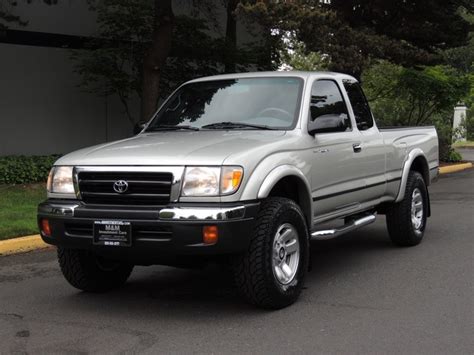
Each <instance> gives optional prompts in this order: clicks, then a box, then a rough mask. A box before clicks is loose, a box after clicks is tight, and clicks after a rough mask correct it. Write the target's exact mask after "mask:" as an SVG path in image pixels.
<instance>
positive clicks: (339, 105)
mask: <svg viewBox="0 0 474 355" xmlns="http://www.w3.org/2000/svg"><path fill="white" fill-rule="evenodd" d="M310 115H311V117H310V121H311V122H312V123H314V124H317V126H318V130H319V131H320V132H344V131H347V130H350V129H351V121H350V119H349V116H348V114H347V106H346V104H345V102H344V99H343V98H342V94H341V91H340V90H339V87H338V86H337V83H336V82H335V81H332V80H317V81H315V82H314V83H313V87H312V88H311V103H310ZM334 122H337V125H336V126H335V125H334ZM325 126H326V127H327V129H326V130H325V129H324V127H325Z"/></svg>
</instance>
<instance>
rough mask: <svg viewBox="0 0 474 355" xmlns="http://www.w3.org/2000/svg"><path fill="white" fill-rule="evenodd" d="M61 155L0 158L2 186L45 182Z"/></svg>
mask: <svg viewBox="0 0 474 355" xmlns="http://www.w3.org/2000/svg"><path fill="white" fill-rule="evenodd" d="M58 158H59V155H36V156H35V155H33V156H23V155H10V156H4V157H0V184H26V183H33V182H44V181H46V179H47V178H48V173H49V170H50V169H51V167H52V166H53V164H54V162H55V161H56V160H57V159H58Z"/></svg>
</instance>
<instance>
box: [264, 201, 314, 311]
mask: <svg viewBox="0 0 474 355" xmlns="http://www.w3.org/2000/svg"><path fill="white" fill-rule="evenodd" d="M282 200H285V199H282ZM272 222H273V223H272V225H271V226H270V228H268V231H267V233H268V234H267V236H266V237H267V238H266V253H267V255H266V257H265V260H266V265H265V266H266V267H265V269H266V272H267V279H268V280H269V281H270V280H271V282H270V285H271V287H269V291H270V292H271V293H272V296H273V297H275V298H280V299H281V302H282V303H283V304H286V303H287V302H293V301H294V300H295V299H296V298H297V297H298V296H299V294H300V292H301V288H302V286H303V283H304V279H305V276H306V273H307V269H308V259H309V239H308V238H309V237H308V229H307V226H306V221H305V219H304V216H303V213H302V212H301V210H300V208H299V207H298V206H297V205H296V204H295V203H294V202H293V201H291V200H288V199H286V201H282V202H281V204H280V206H279V208H278V209H277V211H276V212H275V214H274V218H273V219H272ZM285 223H289V224H291V225H292V226H293V227H295V228H296V231H297V233H298V238H299V244H300V260H299V263H298V270H297V272H296V275H295V277H294V279H293V280H292V281H291V282H290V283H289V284H288V285H282V284H281V283H280V282H279V281H278V280H277V278H276V276H275V274H274V272H273V265H272V258H273V243H274V238H275V235H276V233H277V231H278V228H279V227H280V226H282V225H283V224H285Z"/></svg>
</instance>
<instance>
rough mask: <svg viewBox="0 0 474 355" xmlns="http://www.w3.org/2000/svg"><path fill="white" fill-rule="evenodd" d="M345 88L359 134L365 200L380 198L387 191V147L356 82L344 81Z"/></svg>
mask: <svg viewBox="0 0 474 355" xmlns="http://www.w3.org/2000/svg"><path fill="white" fill-rule="evenodd" d="M343 84H344V88H345V90H346V93H347V96H348V98H349V101H350V103H351V105H350V106H351V108H352V113H351V114H352V115H353V117H354V121H355V123H356V128H357V131H358V134H359V139H358V140H359V141H360V147H359V149H360V152H359V153H360V154H359V156H360V157H361V158H362V159H361V161H360V163H361V168H362V169H363V172H364V175H365V193H364V200H365V201H371V200H375V199H377V198H379V197H380V196H382V195H383V194H384V193H385V189H386V181H385V180H386V176H385V171H386V153H387V152H386V147H385V145H384V141H383V136H382V134H381V133H380V132H379V130H378V128H377V126H376V125H375V122H374V118H373V115H372V112H371V111H370V107H369V104H368V102H367V99H366V97H365V95H364V92H363V91H362V88H361V87H360V85H359V83H358V82H357V81H355V80H344V81H343Z"/></svg>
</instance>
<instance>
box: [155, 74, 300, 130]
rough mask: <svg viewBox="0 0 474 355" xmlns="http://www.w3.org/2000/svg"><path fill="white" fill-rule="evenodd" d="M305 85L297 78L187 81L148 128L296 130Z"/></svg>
mask: <svg viewBox="0 0 474 355" xmlns="http://www.w3.org/2000/svg"><path fill="white" fill-rule="evenodd" d="M302 87H303V80H302V79H300V78H294V77H276V78H248V79H247V78H245V79H231V80H214V81H203V82H197V83H191V84H186V85H184V86H183V87H182V88H180V89H179V90H178V91H177V92H175V93H174V94H173V96H172V97H171V98H170V99H169V100H168V101H167V103H166V104H165V106H164V107H163V108H162V109H161V110H160V111H159V112H158V114H157V115H156V117H155V118H154V119H153V121H152V122H151V124H150V125H149V126H148V128H147V131H154V130H160V129H162V128H163V127H167V128H169V127H170V126H177V127H181V126H183V127H184V126H186V127H187V128H188V129H189V127H191V128H203V129H259V128H265V129H282V130H283V129H292V128H293V127H294V126H295V124H296V119H297V116H298V113H299V106H300V105H299V103H300V97H301V91H302ZM259 126H260V127H259Z"/></svg>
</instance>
